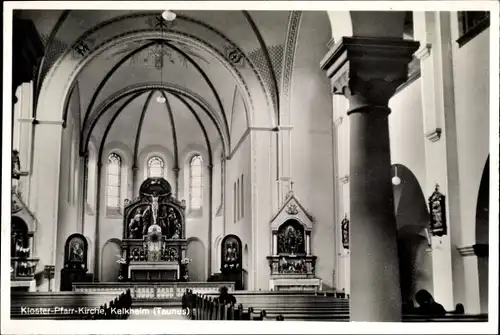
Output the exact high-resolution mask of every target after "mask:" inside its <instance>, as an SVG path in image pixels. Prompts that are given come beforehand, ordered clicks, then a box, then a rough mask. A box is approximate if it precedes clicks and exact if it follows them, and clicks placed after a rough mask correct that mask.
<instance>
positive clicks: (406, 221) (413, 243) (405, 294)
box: [392, 164, 433, 301]
mask: <svg viewBox="0 0 500 335" xmlns="http://www.w3.org/2000/svg"><path fill="white" fill-rule="evenodd" d="M392 170H393V171H392V175H393V176H395V175H396V173H397V176H398V177H399V178H400V179H401V184H399V185H393V191H394V214H395V216H396V224H397V229H398V237H397V238H398V255H399V273H400V285H401V297H402V299H403V301H408V300H410V299H411V300H414V299H413V297H414V295H415V293H416V292H417V291H418V290H421V289H425V290H427V291H429V292H433V284H432V257H431V255H430V254H429V253H428V252H427V249H428V242H427V238H426V233H425V229H426V228H427V227H428V224H429V212H428V209H427V202H426V198H425V196H424V193H423V192H422V188H421V187H420V184H419V182H418V180H417V178H416V177H415V175H414V174H413V172H411V170H410V169H408V168H407V167H406V166H404V165H401V164H395V165H393V167H392Z"/></svg>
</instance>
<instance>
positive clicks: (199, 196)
mask: <svg viewBox="0 0 500 335" xmlns="http://www.w3.org/2000/svg"><path fill="white" fill-rule="evenodd" d="M189 200H190V201H189V203H190V206H191V209H201V206H202V204H203V160H202V159H201V156H200V155H196V156H193V158H191V162H190V163H189Z"/></svg>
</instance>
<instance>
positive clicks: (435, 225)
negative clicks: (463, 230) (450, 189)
mask: <svg viewBox="0 0 500 335" xmlns="http://www.w3.org/2000/svg"><path fill="white" fill-rule="evenodd" d="M429 209H430V225H431V232H432V235H434V236H443V235H446V233H447V227H446V202H445V196H444V194H442V193H441V192H439V185H438V184H436V188H435V190H434V193H432V195H431V196H430V198H429Z"/></svg>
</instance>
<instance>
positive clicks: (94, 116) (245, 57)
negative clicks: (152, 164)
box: [21, 10, 290, 149]
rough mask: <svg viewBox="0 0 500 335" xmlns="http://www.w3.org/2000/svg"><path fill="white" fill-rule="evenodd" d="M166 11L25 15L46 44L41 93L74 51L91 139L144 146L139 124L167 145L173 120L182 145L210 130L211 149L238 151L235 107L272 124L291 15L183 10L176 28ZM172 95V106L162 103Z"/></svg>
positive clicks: (86, 129) (145, 133) (83, 121)
mask: <svg viewBox="0 0 500 335" xmlns="http://www.w3.org/2000/svg"><path fill="white" fill-rule="evenodd" d="M161 13H162V12H161V11H160V10H158V11H128V10H126V11H124V10H115V11H109V10H103V11H91V10H71V11H69V10H68V11H57V10H44V11H40V10H29V11H23V12H22V13H21V16H22V17H23V18H28V19H31V20H33V22H34V24H35V26H36V28H37V30H38V32H39V33H40V35H41V36H42V40H43V41H44V43H45V47H46V53H45V57H44V60H43V63H42V66H41V71H40V72H39V78H38V81H37V84H38V89H39V90H40V88H41V87H42V85H43V83H44V79H45V78H46V77H47V76H48V75H50V71H52V68H53V67H54V65H56V66H57V65H58V62H61V59H64V57H65V56H67V55H68V54H69V53H72V54H74V56H75V58H78V57H80V58H81V59H82V61H81V64H83V65H82V67H81V71H80V72H79V74H78V76H77V79H76V80H77V84H78V85H77V87H78V90H79V92H78V94H79V103H80V110H81V124H82V136H83V137H82V138H83V139H84V141H83V142H85V141H86V139H89V138H94V139H97V140H98V141H100V140H102V138H103V136H104V134H105V133H107V134H108V135H107V136H110V137H113V134H116V135H117V136H118V134H120V136H121V138H124V137H123V135H124V134H130V137H127V138H126V139H124V141H125V142H130V141H135V140H136V139H137V138H138V137H137V131H136V127H137V126H138V125H139V126H142V129H143V131H142V132H143V134H142V135H140V136H139V138H140V140H141V141H143V142H144V143H146V142H148V141H153V139H149V140H148V137H153V136H152V135H151V134H153V133H155V132H160V134H165V131H166V130H167V129H169V131H168V135H165V136H164V138H170V137H171V136H172V133H171V130H170V129H171V124H172V122H173V124H174V126H175V127H176V128H177V129H181V131H177V133H178V135H179V136H180V137H179V139H178V141H179V143H180V142H182V141H183V139H182V136H184V137H185V139H186V140H188V139H189V140H194V139H197V140H198V139H201V140H205V139H204V137H205V136H204V130H203V128H204V129H205V130H206V136H207V137H208V139H209V141H210V142H211V144H213V145H217V143H220V142H223V141H224V139H225V141H226V145H227V146H229V143H230V142H231V140H233V142H234V139H231V127H232V122H233V117H234V113H233V109H234V106H235V105H239V106H243V108H242V110H240V111H238V113H243V114H244V115H243V118H244V120H245V121H244V123H245V124H246V126H248V125H250V123H252V119H253V123H255V124H258V123H259V122H260V123H261V124H262V122H261V121H258V120H266V122H267V123H268V125H272V122H274V121H273V120H274V118H275V116H276V113H277V108H278V106H277V104H278V103H279V101H278V96H279V86H280V85H279V80H280V78H279V77H280V75H281V72H282V66H283V64H282V58H283V52H284V45H285V43H286V35H287V27H288V23H289V15H290V12H286V11H280V12H274V11H273V12H265V11H260V12H245V11H176V15H177V17H176V19H175V20H173V21H166V20H164V19H163V18H162V17H161ZM124 37H125V38H124ZM103 46H105V47H103ZM99 48H101V49H99ZM95 50H99V52H98V53H97V54H93V52H94V51H95ZM90 56H92V57H93V58H92V59H89V58H90ZM162 92H163V93H162ZM139 93H140V94H139ZM162 94H165V98H166V102H165V103H158V102H157V97H158V96H159V95H162ZM263 107H264V108H263ZM117 111H118V112H119V114H118V115H117V116H116V117H114V114H116V112H117ZM193 113H194V114H193ZM143 114H144V115H143ZM263 115H265V116H263ZM141 120H142V121H141ZM111 121H113V125H112V126H111V128H113V129H110V130H108V131H106V129H107V128H109V127H110V123H111ZM200 125H201V127H200ZM188 134H189V135H188ZM236 140H237V139H236ZM134 145H135V144H134ZM141 145H142V144H141ZM233 145H234V143H233ZM226 149H229V148H226Z"/></svg>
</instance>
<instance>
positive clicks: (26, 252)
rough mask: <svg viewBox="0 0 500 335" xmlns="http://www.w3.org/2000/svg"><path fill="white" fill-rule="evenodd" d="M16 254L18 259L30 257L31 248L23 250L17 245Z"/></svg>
mask: <svg viewBox="0 0 500 335" xmlns="http://www.w3.org/2000/svg"><path fill="white" fill-rule="evenodd" d="M16 253H17V255H18V257H28V255H29V253H30V248H23V247H21V246H20V245H18V244H16Z"/></svg>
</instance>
